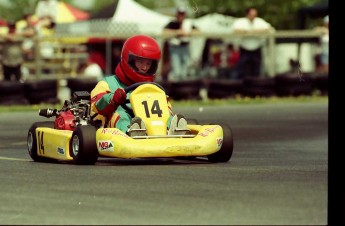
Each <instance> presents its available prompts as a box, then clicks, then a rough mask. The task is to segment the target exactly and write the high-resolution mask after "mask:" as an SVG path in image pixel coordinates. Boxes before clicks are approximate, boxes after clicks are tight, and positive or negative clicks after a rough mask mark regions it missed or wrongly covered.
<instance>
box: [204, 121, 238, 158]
mask: <svg viewBox="0 0 345 226" xmlns="http://www.w3.org/2000/svg"><path fill="white" fill-rule="evenodd" d="M221 127H222V129H223V144H222V147H221V148H220V150H219V151H217V152H216V153H213V154H211V155H208V156H207V158H208V160H209V161H210V162H228V161H229V160H230V158H231V156H232V152H233V146H234V142H233V137H232V132H231V129H230V127H229V126H228V125H225V124H224V125H221Z"/></svg>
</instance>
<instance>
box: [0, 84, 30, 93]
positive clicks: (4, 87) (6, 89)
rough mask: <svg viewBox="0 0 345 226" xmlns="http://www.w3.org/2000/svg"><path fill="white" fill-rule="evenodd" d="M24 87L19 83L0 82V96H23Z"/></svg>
mask: <svg viewBox="0 0 345 226" xmlns="http://www.w3.org/2000/svg"><path fill="white" fill-rule="evenodd" d="M24 87H25V85H24V83H22V82H19V81H0V96H9V95H11V96H12V95H21V96H24V95H25V88H24Z"/></svg>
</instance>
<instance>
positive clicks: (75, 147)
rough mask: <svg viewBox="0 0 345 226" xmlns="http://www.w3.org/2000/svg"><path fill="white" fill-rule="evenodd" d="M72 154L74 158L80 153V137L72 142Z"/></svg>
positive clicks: (74, 138)
mask: <svg viewBox="0 0 345 226" xmlns="http://www.w3.org/2000/svg"><path fill="white" fill-rule="evenodd" d="M72 152H73V155H74V156H77V155H78V153H79V137H78V136H74V137H73V140H72Z"/></svg>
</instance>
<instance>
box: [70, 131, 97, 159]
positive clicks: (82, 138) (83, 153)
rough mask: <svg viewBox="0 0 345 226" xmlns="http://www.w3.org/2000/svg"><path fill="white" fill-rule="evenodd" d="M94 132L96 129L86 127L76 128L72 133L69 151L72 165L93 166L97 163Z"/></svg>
mask: <svg viewBox="0 0 345 226" xmlns="http://www.w3.org/2000/svg"><path fill="white" fill-rule="evenodd" d="M96 130H97V129H96V127H94V126H90V125H87V126H78V127H77V128H76V129H75V130H74V131H73V134H72V137H71V140H70V145H69V151H70V155H71V157H72V158H73V163H74V164H77V165H94V164H95V163H96V162H97V159H98V150H97V144H96Z"/></svg>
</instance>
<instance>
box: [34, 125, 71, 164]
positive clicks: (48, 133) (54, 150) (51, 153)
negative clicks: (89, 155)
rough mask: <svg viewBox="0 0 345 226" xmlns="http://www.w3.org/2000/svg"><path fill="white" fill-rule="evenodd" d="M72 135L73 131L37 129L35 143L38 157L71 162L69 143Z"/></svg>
mask: <svg viewBox="0 0 345 226" xmlns="http://www.w3.org/2000/svg"><path fill="white" fill-rule="evenodd" d="M72 133H73V131H70V130H57V129H52V128H45V127H42V128H37V129H36V142H37V153H38V155H39V156H44V157H48V158H53V159H59V160H72V157H71V156H70V154H69V142H70V140H71V137H72Z"/></svg>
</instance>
